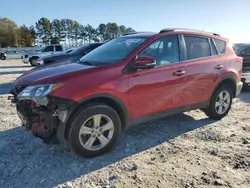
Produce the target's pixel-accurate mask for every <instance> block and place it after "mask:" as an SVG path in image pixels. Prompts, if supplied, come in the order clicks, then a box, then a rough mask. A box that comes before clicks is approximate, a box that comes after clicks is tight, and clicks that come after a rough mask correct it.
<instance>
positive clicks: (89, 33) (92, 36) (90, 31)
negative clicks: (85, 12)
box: [84, 24, 97, 43]
mask: <svg viewBox="0 0 250 188" xmlns="http://www.w3.org/2000/svg"><path fill="white" fill-rule="evenodd" d="M84 30H85V35H86V38H87V41H88V42H89V43H90V42H91V41H95V40H97V39H96V30H95V29H94V28H93V27H92V26H91V25H89V24H88V25H86V26H85V29H84Z"/></svg>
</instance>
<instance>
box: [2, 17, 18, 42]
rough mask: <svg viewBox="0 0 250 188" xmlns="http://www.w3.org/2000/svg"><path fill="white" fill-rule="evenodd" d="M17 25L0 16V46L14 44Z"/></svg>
mask: <svg viewBox="0 0 250 188" xmlns="http://www.w3.org/2000/svg"><path fill="white" fill-rule="evenodd" d="M16 30H17V25H16V23H15V22H14V21H12V20H10V19H8V18H0V47H8V46H16V45H17V44H16V38H17V36H16Z"/></svg>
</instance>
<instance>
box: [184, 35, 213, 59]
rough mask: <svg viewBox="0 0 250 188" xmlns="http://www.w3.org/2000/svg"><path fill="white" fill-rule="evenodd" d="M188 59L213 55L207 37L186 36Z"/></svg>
mask: <svg viewBox="0 0 250 188" xmlns="http://www.w3.org/2000/svg"><path fill="white" fill-rule="evenodd" d="M184 39H185V43H186V49H187V59H188V60H191V59H198V58H203V57H209V56H211V51H210V46H209V42H208V39H207V38H201V37H195V36H184Z"/></svg>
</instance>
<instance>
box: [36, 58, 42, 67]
mask: <svg viewBox="0 0 250 188" xmlns="http://www.w3.org/2000/svg"><path fill="white" fill-rule="evenodd" d="M36 64H37V65H43V64H44V62H43V60H42V59H40V58H39V59H38V60H36Z"/></svg>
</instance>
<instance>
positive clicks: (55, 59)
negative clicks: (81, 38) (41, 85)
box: [35, 43, 103, 65]
mask: <svg viewBox="0 0 250 188" xmlns="http://www.w3.org/2000/svg"><path fill="white" fill-rule="evenodd" d="M102 44H103V43H89V44H84V45H82V46H81V47H78V48H76V49H74V50H73V51H71V52H69V53H67V52H66V53H60V54H54V55H48V56H44V57H41V58H39V59H38V60H37V61H36V62H35V64H36V65H48V64H50V63H60V62H62V61H69V60H71V61H74V60H78V59H80V58H81V57H82V56H84V55H86V54H87V53H89V52H90V51H92V50H94V49H95V48H97V47H99V46H100V45H102Z"/></svg>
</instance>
